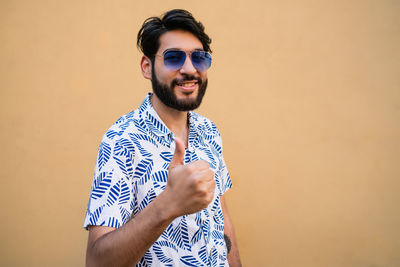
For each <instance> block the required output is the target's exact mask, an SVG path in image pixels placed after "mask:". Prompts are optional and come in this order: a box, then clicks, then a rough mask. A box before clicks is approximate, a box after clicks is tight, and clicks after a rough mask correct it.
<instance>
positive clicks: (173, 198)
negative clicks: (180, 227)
mask: <svg viewBox="0 0 400 267" xmlns="http://www.w3.org/2000/svg"><path fill="white" fill-rule="evenodd" d="M184 156H185V146H184V144H183V142H182V141H181V140H180V139H179V138H175V153H174V156H173V157H172V160H171V163H170V165H169V169H168V182H167V186H166V188H165V191H164V192H165V194H167V195H168V201H169V206H170V207H171V208H172V212H173V213H174V216H176V217H178V216H182V215H185V214H191V213H195V212H197V211H200V210H202V209H204V208H206V207H207V206H208V205H209V204H210V202H211V201H212V200H213V198H214V189H215V180H214V172H213V171H212V170H211V169H210V166H209V164H208V163H207V162H206V161H204V160H199V161H195V162H191V163H189V164H186V165H185V164H184Z"/></svg>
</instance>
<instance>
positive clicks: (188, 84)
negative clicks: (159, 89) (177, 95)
mask: <svg viewBox="0 0 400 267" xmlns="http://www.w3.org/2000/svg"><path fill="white" fill-rule="evenodd" d="M197 84H198V81H185V82H177V83H176V85H178V86H179V87H181V88H183V89H194V88H195V87H196V85H197Z"/></svg>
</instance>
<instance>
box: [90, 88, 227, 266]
mask: <svg viewBox="0 0 400 267" xmlns="http://www.w3.org/2000/svg"><path fill="white" fill-rule="evenodd" d="M150 95H151V94H149V95H147V97H146V98H145V100H144V101H143V103H142V105H141V106H140V107H139V109H137V110H135V111H132V112H130V113H128V114H126V115H124V116H122V117H121V118H119V119H118V120H117V121H116V122H115V123H114V125H112V126H111V128H110V129H109V130H108V131H107V132H106V134H105V135H104V137H103V140H102V142H101V144H100V147H99V153H98V159H97V164H96V169H95V174H94V179H93V184H92V188H91V194H90V199H89V204H88V209H87V213H86V218H85V223H84V227H85V228H87V226H88V225H103V226H109V227H115V228H118V227H120V226H122V225H123V224H125V223H126V222H127V221H128V220H129V218H130V217H131V215H132V216H133V217H134V216H135V215H137V214H138V213H139V212H140V211H141V210H143V209H144V208H145V207H146V206H147V205H149V203H150V202H151V201H152V200H154V198H156V197H157V195H159V194H160V193H161V192H162V191H163V190H164V189H165V186H166V184H167V179H168V167H169V163H170V161H171V159H172V156H173V154H174V151H175V142H174V135H173V133H172V132H171V131H170V130H169V129H168V128H167V127H166V126H165V124H164V123H163V122H162V120H161V119H160V117H159V116H158V115H157V113H156V111H155V110H154V108H153V107H152V105H151V103H150ZM189 126H190V128H189V145H188V148H187V150H186V153H185V164H187V163H190V162H192V161H196V160H205V161H207V162H208V163H209V164H210V168H211V169H212V170H213V171H214V173H215V181H216V187H215V194H214V199H213V201H212V202H211V203H210V205H209V206H208V208H206V209H203V210H201V211H199V212H197V213H195V214H189V215H184V216H182V217H178V218H176V219H175V220H174V221H173V222H172V223H171V224H170V225H169V226H168V227H167V228H166V229H165V231H164V232H163V233H162V235H161V236H160V237H159V238H158V239H157V241H156V242H155V243H154V244H153V245H152V246H151V247H150V248H149V250H148V251H147V252H146V253H145V255H144V256H143V258H142V259H141V260H140V261H139V263H138V264H137V265H136V266H228V261H227V250H226V246H225V241H224V219H223V214H222V210H221V203H220V196H222V195H223V194H224V193H225V192H226V191H227V190H228V189H229V188H231V187H232V183H231V180H230V177H229V173H228V171H227V168H226V165H225V162H224V159H223V156H222V141H221V136H220V134H219V132H218V129H217V127H216V126H215V125H214V123H212V122H211V121H210V120H208V119H207V118H205V117H203V116H200V115H198V114H196V113H194V112H189Z"/></svg>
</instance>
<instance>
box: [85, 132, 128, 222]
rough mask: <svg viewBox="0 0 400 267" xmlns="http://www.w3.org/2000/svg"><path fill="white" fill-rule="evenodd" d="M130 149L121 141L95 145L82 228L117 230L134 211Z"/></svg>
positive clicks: (108, 141)
mask: <svg viewBox="0 0 400 267" xmlns="http://www.w3.org/2000/svg"><path fill="white" fill-rule="evenodd" d="M134 152H135V151H134V146H133V145H132V143H131V142H130V141H129V140H128V139H125V138H122V137H116V136H114V138H109V137H108V136H107V134H106V135H105V136H104V137H103V140H102V142H101V144H100V146H99V151H98V156H97V162H96V167H95V172H94V177H93V183H92V186H91V192H90V197H89V203H88V208H87V212H86V218H85V222H84V227H85V228H86V229H87V227H88V226H89V225H101V226H109V227H114V228H118V227H120V226H122V225H123V224H125V223H126V222H127V221H128V220H129V218H130V216H131V214H132V212H133V210H134V208H135V198H134V195H133V192H134V188H133V183H132V176H133V169H132V166H133V160H134Z"/></svg>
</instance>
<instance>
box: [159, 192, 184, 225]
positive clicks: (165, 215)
mask: <svg viewBox="0 0 400 267" xmlns="http://www.w3.org/2000/svg"><path fill="white" fill-rule="evenodd" d="M154 202H156V203H154V204H156V205H157V214H158V215H159V218H160V219H161V220H162V221H165V222H169V223H170V222H171V221H173V220H174V219H175V218H177V217H179V216H180V215H179V214H178V212H177V211H176V209H175V208H174V205H173V203H172V201H171V200H170V198H169V197H168V192H167V191H166V190H164V191H163V192H162V193H161V194H160V195H158V197H157V198H156V199H155V200H154Z"/></svg>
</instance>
